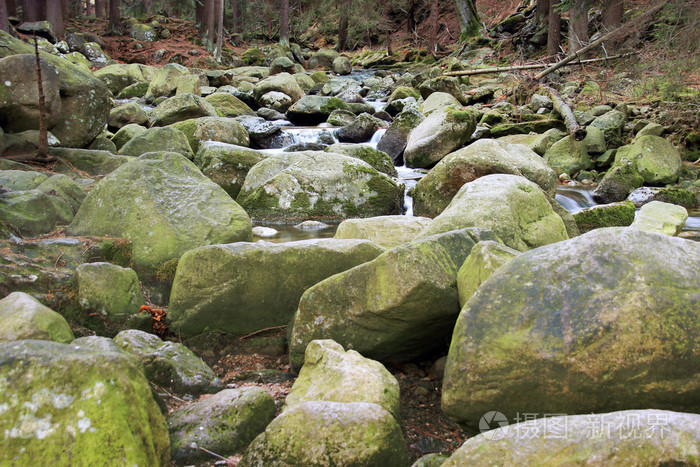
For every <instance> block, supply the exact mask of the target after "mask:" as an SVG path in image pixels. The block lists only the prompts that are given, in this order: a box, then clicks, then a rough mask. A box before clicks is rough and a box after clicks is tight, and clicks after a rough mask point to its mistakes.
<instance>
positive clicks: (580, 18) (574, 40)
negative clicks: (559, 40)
mask: <svg viewBox="0 0 700 467" xmlns="http://www.w3.org/2000/svg"><path fill="white" fill-rule="evenodd" d="M569 22H570V25H569V53H571V52H576V51H579V50H581V49H582V48H584V47H585V46H586V45H588V0H574V5H573V6H572V7H571V10H570V11H569Z"/></svg>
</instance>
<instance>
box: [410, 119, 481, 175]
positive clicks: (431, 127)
mask: <svg viewBox="0 0 700 467" xmlns="http://www.w3.org/2000/svg"><path fill="white" fill-rule="evenodd" d="M475 129H476V113H475V112H474V111H472V110H470V109H465V110H461V109H460V108H458V107H443V108H440V109H438V110H436V111H434V112H433V113H431V114H430V115H429V116H428V117H427V118H426V119H425V120H423V121H422V122H421V123H420V124H419V125H418V126H417V127H415V128H414V129H413V131H411V134H410V135H409V136H408V141H407V142H406V150H405V151H404V159H405V160H406V165H407V166H408V167H429V166H431V165H433V164H435V163H436V162H438V161H439V160H440V159H442V158H443V157H445V156H446V155H447V154H449V153H451V152H452V151H454V150H455V149H458V148H460V147H462V146H463V145H464V143H466V142H467V140H468V139H469V137H470V136H471V135H472V133H473V132H474V130H475Z"/></svg>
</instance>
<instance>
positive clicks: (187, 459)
mask: <svg viewBox="0 0 700 467" xmlns="http://www.w3.org/2000/svg"><path fill="white" fill-rule="evenodd" d="M274 417H275V400H274V399H273V398H272V396H271V395H270V394H269V393H268V392H267V391H265V390H264V389H263V388H259V387H244V388H240V389H224V390H223V391H220V392H218V393H216V394H214V395H213V396H211V397H209V398H207V399H204V400H202V401H198V402H194V403H192V404H188V405H185V406H183V407H180V408H179V409H177V410H175V411H174V412H173V413H171V414H170V416H169V417H168V430H169V431H170V452H171V456H172V458H173V460H174V461H176V462H179V463H192V462H198V461H199V462H202V461H208V460H210V459H211V455H210V454H207V453H206V452H204V451H202V450H201V449H199V447H200V446H201V447H205V448H206V449H208V450H210V451H212V452H215V453H217V454H219V455H221V456H227V457H228V456H231V455H233V454H236V453H239V452H242V451H243V450H244V449H245V448H246V447H247V446H248V444H250V442H251V441H253V439H255V437H256V436H258V435H259V434H260V433H262V432H263V430H265V427H266V426H267V425H268V423H270V422H271V421H272V419H273V418H274Z"/></svg>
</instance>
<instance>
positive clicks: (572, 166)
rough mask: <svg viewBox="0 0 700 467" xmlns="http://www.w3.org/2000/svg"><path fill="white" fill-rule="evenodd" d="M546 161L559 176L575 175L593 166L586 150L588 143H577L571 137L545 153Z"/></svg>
mask: <svg viewBox="0 0 700 467" xmlns="http://www.w3.org/2000/svg"><path fill="white" fill-rule="evenodd" d="M544 160H545V162H547V164H548V165H549V166H550V167H551V168H552V169H554V171H555V172H556V173H557V175H560V174H562V173H567V174H569V175H574V174H577V173H579V172H580V171H582V170H587V169H588V168H590V167H591V166H592V165H593V160H592V159H591V158H590V157H589V156H588V151H587V150H586V143H585V142H583V141H576V140H575V139H574V138H573V137H571V135H569V136H565V137H564V138H562V139H560V140H559V141H557V142H556V143H554V144H553V145H552V147H550V148H549V149H548V150H547V152H545V153H544Z"/></svg>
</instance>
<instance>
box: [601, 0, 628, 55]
mask: <svg viewBox="0 0 700 467" xmlns="http://www.w3.org/2000/svg"><path fill="white" fill-rule="evenodd" d="M624 12H625V8H624V2H623V0H606V2H605V5H604V6H603V27H604V28H605V29H606V30H608V31H610V30H613V29H615V28H616V27H617V26H619V24H620V22H621V21H622V14H623V13H624ZM603 46H604V47H605V50H612V49H614V48H615V39H611V40H609V41H605V42H604V43H603Z"/></svg>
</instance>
